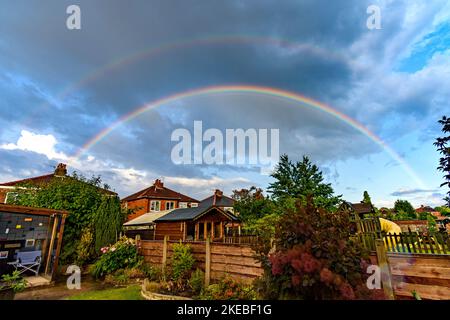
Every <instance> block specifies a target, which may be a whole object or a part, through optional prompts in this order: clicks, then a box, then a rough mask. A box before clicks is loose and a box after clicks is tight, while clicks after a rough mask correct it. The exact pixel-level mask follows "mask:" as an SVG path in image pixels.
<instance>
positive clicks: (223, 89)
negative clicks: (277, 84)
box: [73, 85, 426, 188]
mask: <svg viewBox="0 0 450 320" xmlns="http://www.w3.org/2000/svg"><path fill="white" fill-rule="evenodd" d="M219 93H253V94H261V95H267V96H273V97H279V98H285V99H287V100H290V101H294V102H297V103H299V105H301V106H309V107H311V108H314V109H317V110H321V111H323V112H325V113H327V114H329V115H332V116H333V117H335V118H337V119H339V120H340V121H343V122H345V123H347V124H348V125H350V126H351V127H353V128H354V129H355V130H357V131H359V132H360V133H362V134H364V135H365V136H366V137H368V138H369V139H370V140H371V141H373V142H374V143H376V144H377V145H378V146H380V147H381V148H382V149H383V150H384V151H385V152H386V153H387V154H389V156H390V157H392V158H393V159H394V160H395V161H397V162H398V163H399V164H400V165H401V166H402V168H403V169H404V170H405V172H406V173H407V174H408V175H409V176H410V177H411V178H412V179H413V180H414V182H415V183H417V184H418V186H420V187H421V188H426V186H425V183H424V182H423V181H422V180H421V179H420V177H419V176H418V175H417V174H416V173H415V172H414V170H413V169H412V168H411V167H410V165H409V164H408V163H407V162H406V161H405V160H404V159H403V158H402V157H401V156H400V155H399V154H397V153H396V152H395V151H394V150H393V149H392V148H391V147H390V146H389V145H388V144H387V143H385V142H384V141H383V140H382V139H381V138H380V137H378V136H377V135H376V134H374V133H373V132H371V131H370V130H369V129H367V128H366V127H365V126H364V125H362V124H361V123H359V122H357V121H356V120H355V119H352V118H351V117H349V116H348V115H346V114H344V113H342V112H340V111H338V110H336V109H334V108H332V107H331V106H329V105H327V104H325V103H322V102H319V101H317V100H314V99H312V98H309V97H306V96H303V95H300V94H298V93H294V92H290V91H286V90H282V89H278V88H272V87H263V86H251V85H223V86H210V87H202V88H198V89H193V90H188V91H184V92H180V93H176V94H173V95H170V96H167V97H164V98H161V99H157V100H154V101H152V102H150V103H147V104H145V105H143V106H140V107H138V108H137V109H134V110H133V111H132V112H130V113H128V114H125V115H123V116H122V117H120V118H119V119H118V120H117V121H115V122H114V123H112V124H111V125H110V126H108V127H107V128H105V129H103V130H102V131H100V132H99V133H98V134H97V135H95V136H94V137H92V138H91V139H89V140H88V141H87V142H86V143H85V144H84V145H83V146H82V147H81V148H80V149H79V150H78V152H77V153H76V154H75V155H74V157H73V159H74V160H76V159H78V158H80V157H81V156H82V155H83V154H84V153H86V152H87V151H88V150H89V149H90V148H92V147H93V146H95V145H96V144H97V143H99V142H100V141H101V140H102V139H104V138H105V137H106V136H108V134H110V133H111V132H112V131H114V130H115V129H117V128H118V127H119V126H121V125H122V124H124V123H126V122H128V121H131V120H132V119H134V118H136V117H138V116H140V115H141V114H143V113H145V112H146V111H148V110H151V109H155V108H157V107H159V106H162V105H164V104H168V103H171V102H174V101H176V100H180V99H185V98H189V97H195V96H199V95H206V94H219Z"/></svg>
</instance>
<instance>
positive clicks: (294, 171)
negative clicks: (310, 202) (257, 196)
mask: <svg viewBox="0 0 450 320" xmlns="http://www.w3.org/2000/svg"><path fill="white" fill-rule="evenodd" d="M271 176H272V177H273V178H275V182H273V183H271V184H270V185H269V188H268V190H269V192H271V193H272V199H274V200H277V201H278V200H280V199H283V198H286V197H291V198H296V199H301V200H302V201H303V202H305V201H306V198H307V197H308V196H312V197H313V198H314V203H315V204H316V205H317V206H320V207H323V208H327V209H329V210H334V209H335V208H336V206H337V205H338V204H339V203H340V201H341V199H340V198H341V196H335V195H334V191H333V188H332V187H331V184H329V183H324V182H323V180H324V178H323V174H322V172H321V171H320V170H319V168H318V167H317V166H316V165H315V164H312V163H311V161H310V160H309V158H308V157H307V156H304V157H303V160H302V161H301V162H296V163H293V162H291V161H290V160H289V158H288V156H287V155H286V154H284V155H282V156H281V157H280V162H279V163H278V165H277V167H276V169H275V171H274V172H273V173H272V175H271Z"/></svg>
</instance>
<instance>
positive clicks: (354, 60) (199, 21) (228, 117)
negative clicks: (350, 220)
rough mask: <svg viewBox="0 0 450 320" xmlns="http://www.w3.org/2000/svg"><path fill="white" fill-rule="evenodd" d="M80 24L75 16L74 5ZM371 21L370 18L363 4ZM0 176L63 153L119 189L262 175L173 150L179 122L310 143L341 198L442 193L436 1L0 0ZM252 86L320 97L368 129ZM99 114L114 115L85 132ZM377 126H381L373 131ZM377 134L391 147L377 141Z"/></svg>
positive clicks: (448, 61)
mask: <svg viewBox="0 0 450 320" xmlns="http://www.w3.org/2000/svg"><path fill="white" fill-rule="evenodd" d="M73 4H75V5H78V6H79V7H80V9H81V29H80V30H69V29H68V28H67V27H66V20H67V18H68V16H69V14H67V13H66V9H67V7H68V6H70V5H73ZM372 4H373V5H377V6H379V8H380V9H381V29H374V30H369V29H368V28H367V25H366V21H367V18H368V17H369V15H368V14H367V12H366V10H367V7H368V6H369V5H372ZM0 7H1V10H0V97H1V98H0V180H1V182H5V181H10V180H14V179H19V178H25V177H30V176H34V175H40V174H46V173H48V172H51V171H52V168H53V167H54V166H55V165H56V164H57V163H58V162H65V163H67V164H68V165H69V170H70V171H73V170H77V171H81V172H82V173H83V174H85V175H87V176H89V175H91V174H100V175H101V176H102V178H103V180H104V181H105V182H106V183H108V184H110V185H111V186H112V187H113V189H115V190H116V191H117V192H119V194H120V195H121V196H126V195H128V194H130V193H133V192H136V191H138V190H140V189H143V188H145V187H146V186H148V185H149V184H151V183H152V181H153V180H154V179H155V178H163V179H164V181H165V183H166V185H167V186H169V187H171V188H172V189H175V190H179V191H181V192H185V193H187V194H188V195H190V196H193V197H196V198H199V199H201V198H203V197H205V196H207V195H209V194H210V193H211V192H212V190H213V189H215V188H220V189H223V190H224V191H225V192H226V193H231V190H233V189H236V188H241V187H249V186H251V185H256V186H259V187H262V188H266V187H267V185H268V183H269V182H270V181H271V178H270V177H269V176H266V175H262V174H261V173H260V170H259V168H257V167H255V166H250V165H244V166H242V165H241V166H235V165H227V166H225V165H177V164H174V163H173V162H172V159H171V150H172V148H173V147H174V145H175V144H176V143H175V142H172V141H171V134H172V132H173V131H174V130H175V129H177V128H186V129H188V130H190V131H191V132H192V131H193V124H194V121H195V120H199V121H202V122H203V128H204V129H205V130H206V129H208V128H217V129H219V130H221V132H225V129H237V128H243V129H249V128H254V129H256V130H258V129H279V132H280V141H279V142H280V144H279V149H280V153H287V154H288V155H289V156H290V158H292V159H294V160H296V159H300V158H301V157H302V156H303V155H308V156H310V158H311V159H312V161H313V162H315V163H317V164H318V165H319V166H320V167H321V169H322V170H323V172H324V174H325V177H326V180H327V181H328V182H330V183H332V184H333V187H334V189H335V191H336V192H337V193H339V194H343V197H344V199H347V200H349V201H360V200H361V198H362V193H363V191H364V190H368V191H369V194H370V195H371V196H372V200H373V201H374V203H375V204H376V205H378V206H391V205H392V204H393V202H394V201H395V200H396V199H398V198H401V199H407V200H410V201H411V202H412V203H413V204H414V205H416V206H418V205H420V204H428V205H440V204H442V203H443V201H442V200H441V199H442V197H443V194H444V193H445V192H446V190H444V189H442V188H439V185H440V183H441V180H442V179H441V173H439V172H437V170H436V167H437V164H438V159H439V155H438V153H437V152H436V150H435V148H434V146H433V141H434V140H435V138H436V137H438V136H439V135H440V127H439V125H438V124H437V120H438V119H439V118H441V117H442V116H443V115H447V116H448V115H450V114H449V113H450V106H449V101H450V4H449V3H448V1H446V0H442V1H440V0H435V1H430V0H426V1H425V0H424V1H419V0H417V1H411V0H405V1H400V0H393V1H376V0H370V1H363V0H346V1H325V0H323V1H322V0H316V1H310V0H282V1H274V0H271V1H268V0H226V1H219V0H214V1H211V0H179V1H176V0H151V1H143V0H142V1H140V0H131V1H118V0H117V1H116V0H114V1H113V0H107V1H106V0H89V1H75V0H71V1H63V0H45V1H43V0H40V1H37V0H36V1H32V0H26V1H22V0H16V1H8V0H0ZM212 86H258V87H267V88H272V89H273V90H285V91H289V92H291V93H293V94H297V95H302V96H306V97H309V98H311V99H314V100H316V101H318V102H320V103H322V104H326V105H328V106H329V107H330V108H332V109H334V110H336V112H340V113H342V114H344V115H345V116H348V117H350V118H351V119H353V120H354V121H356V122H357V123H358V124H359V126H360V128H361V127H364V128H366V129H367V130H369V131H370V132H371V134H369V135H367V134H363V133H362V132H361V130H357V129H355V127H354V126H351V125H350V124H349V123H348V122H346V121H343V120H342V119H340V118H339V117H336V116H335V115H333V114H331V113H329V112H324V111H323V110H320V109H319V108H315V107H312V106H310V105H307V104H305V103H300V102H299V101H294V100H292V99H287V98H283V97H281V96H274V95H269V94H267V93H264V92H259V93H258V92H244V91H239V90H234V91H227V92H209V91H203V93H202V94H196V95H184V96H183V95H182V96H179V98H173V99H168V100H164V101H165V102H163V103H160V104H159V105H158V106H157V107H155V108H148V111H146V112H143V113H141V114H140V115H138V116H136V117H132V118H130V119H129V120H128V121H123V122H120V121H119V120H120V119H124V118H126V116H127V115H129V114H131V113H132V112H133V111H135V110H137V109H138V108H140V107H142V106H145V105H152V103H154V102H155V101H159V100H160V99H165V98H167V97H174V96H175V97H176V95H179V94H182V93H185V92H187V91H189V90H195V89H202V88H205V87H212ZM107 128H113V130H110V131H108V134H106V135H104V136H103V138H102V139H98V141H97V142H96V143H91V144H89V148H87V149H85V150H83V152H80V149H81V148H82V147H83V146H85V145H86V144H88V142H89V141H91V140H92V139H93V138H94V137H96V136H97V135H98V134H99V133H100V132H102V131H103V130H105V129H107ZM370 135H373V137H375V136H376V137H378V138H373V137H372V138H371V137H370ZM377 139H380V140H379V141H383V143H384V145H385V146H386V147H381V146H380V143H376V141H375V140H377Z"/></svg>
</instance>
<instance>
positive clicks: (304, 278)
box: [255, 198, 382, 300]
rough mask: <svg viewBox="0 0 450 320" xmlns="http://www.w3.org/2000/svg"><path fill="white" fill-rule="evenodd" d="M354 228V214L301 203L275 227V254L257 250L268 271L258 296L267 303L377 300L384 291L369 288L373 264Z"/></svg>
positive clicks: (257, 285)
mask: <svg viewBox="0 0 450 320" xmlns="http://www.w3.org/2000/svg"><path fill="white" fill-rule="evenodd" d="M354 229H355V226H354V223H353V222H352V220H351V214H350V212H346V211H342V212H330V211H328V210H325V209H322V208H317V207H316V206H315V204H314V202H313V201H312V199H311V198H309V199H308V201H307V203H306V205H305V204H303V203H302V202H300V201H299V202H298V203H297V206H296V208H295V209H294V210H289V211H287V212H286V213H285V214H284V215H283V216H282V217H281V218H280V220H279V221H278V222H277V224H276V225H275V230H276V231H275V239H274V243H273V245H274V246H273V247H272V249H271V250H267V248H268V247H267V246H264V247H263V249H265V251H264V250H256V252H259V254H260V255H259V260H260V261H261V263H262V266H263V267H264V275H263V277H262V278H261V279H260V280H259V281H258V282H257V283H255V286H256V288H257V289H258V293H259V294H260V295H261V296H262V297H263V298H265V299H305V300H306V299H310V300H329V299H349V300H351V299H366V298H367V299H369V298H377V296H376V294H380V295H381V293H382V292H381V291H376V290H369V289H367V286H366V280H367V277H368V275H367V274H366V269H367V266H368V264H369V263H370V260H369V259H368V258H369V256H368V252H367V250H366V249H365V248H364V247H363V246H362V244H361V243H359V242H357V241H355V240H354V238H353V234H352V231H351V230H354ZM372 296H373V297H372Z"/></svg>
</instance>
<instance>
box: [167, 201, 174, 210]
mask: <svg viewBox="0 0 450 320" xmlns="http://www.w3.org/2000/svg"><path fill="white" fill-rule="evenodd" d="M173 208H175V201H166V210H171V209H173Z"/></svg>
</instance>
